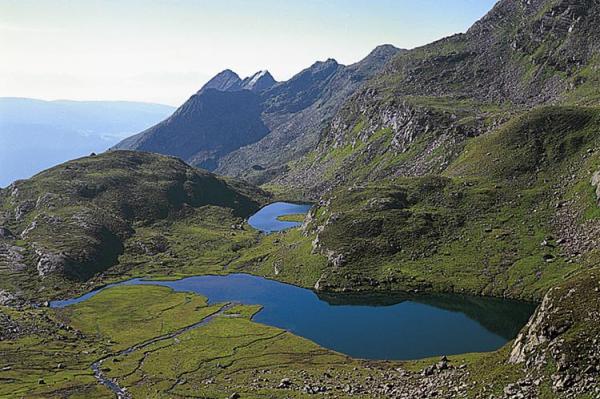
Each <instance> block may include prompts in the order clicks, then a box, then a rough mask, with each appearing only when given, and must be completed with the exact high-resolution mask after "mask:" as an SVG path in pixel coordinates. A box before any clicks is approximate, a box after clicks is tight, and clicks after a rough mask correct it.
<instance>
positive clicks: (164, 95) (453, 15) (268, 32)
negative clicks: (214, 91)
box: [0, 0, 495, 105]
mask: <svg viewBox="0 0 600 399" xmlns="http://www.w3.org/2000/svg"><path fill="white" fill-rule="evenodd" d="M494 3H495V0H298V1H296V0H295V1H286V0H253V1H252V0H248V1H243V0H219V1H216V0H215V1H201V0H197V1H191V0H169V1H167V0H162V1H148V0H105V1H88V0H72V1H66V0H63V1H61V0H52V1H50V0H0V51H1V52H2V62H1V63H0V97H4V96H19V97H34V98H43V99H58V98H65V99H88V100H93V99H107V100H136V101H151V102H161V103H166V104H171V105H179V104H181V103H182V102H183V101H185V100H186V99H187V98H188V97H189V96H190V95H191V94H193V93H194V92H195V91H196V90H198V89H199V88H200V86H202V84H203V83H204V82H205V81H206V80H208V79H209V78H210V77H211V76H213V75H214V74H216V73H217V72H219V71H221V70H223V69H225V68H231V69H233V70H235V71H236V72H237V73H238V74H240V76H242V77H244V76H247V75H250V74H252V73H253V72H255V71H257V70H260V69H269V71H271V73H272V74H273V75H274V76H275V78H276V79H278V80H285V79H288V78H290V77H291V76H292V75H294V74H295V73H297V72H299V71H300V70H302V69H303V68H305V67H307V66H309V65H310V64H312V63H313V62H314V61H316V60H324V59H327V58H329V57H332V58H335V59H336V60H338V62H341V63H344V64H348V63H352V62H356V61H358V60H359V59H361V58H362V57H364V56H365V55H366V54H368V53H369V51H370V50H371V49H372V48H374V47H375V46H376V45H378V44H382V43H391V44H393V45H395V46H397V47H402V48H413V47H416V46H420V45H423V44H426V43H429V42H431V41H433V40H436V39H439V38H442V37H444V36H448V35H450V34H453V33H457V32H464V31H465V30H466V29H467V28H468V27H469V26H470V25H471V24H472V23H473V22H474V21H476V20H477V19H479V18H480V17H481V16H483V15H484V14H485V13H486V12H487V11H488V10H490V9H491V8H492V6H493V4H494Z"/></svg>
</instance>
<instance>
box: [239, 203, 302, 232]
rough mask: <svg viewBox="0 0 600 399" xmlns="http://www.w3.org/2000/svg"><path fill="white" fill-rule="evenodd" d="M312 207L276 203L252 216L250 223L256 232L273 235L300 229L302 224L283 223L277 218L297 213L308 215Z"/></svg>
mask: <svg viewBox="0 0 600 399" xmlns="http://www.w3.org/2000/svg"><path fill="white" fill-rule="evenodd" d="M311 206H312V205H306V204H304V205H303V204H291V203H289V202H275V203H273V204H270V205H267V206H265V207H264V208H262V209H261V210H260V211H258V212H256V213H255V214H254V215H252V216H251V217H250V219H248V223H249V224H250V226H252V227H254V228H255V229H256V230H260V231H263V232H265V233H273V232H276V231H282V230H286V229H289V228H292V227H298V226H300V225H301V224H302V223H298V222H283V221H281V220H277V217H278V216H283V215H294V214H297V213H307V212H308V211H309V210H310V208H311Z"/></svg>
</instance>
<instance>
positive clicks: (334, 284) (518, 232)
mask: <svg viewBox="0 0 600 399" xmlns="http://www.w3.org/2000/svg"><path fill="white" fill-rule="evenodd" d="M599 126H600V118H599V112H598V111H597V110H594V109H577V108H557V107H555V108H546V109H539V110H536V111H533V112H531V113H528V114H526V115H524V116H522V117H520V118H518V119H517V120H515V121H511V122H509V123H508V124H507V125H506V126H504V127H503V128H501V129H499V130H497V131H496V132H494V133H492V134H488V135H485V136H481V137H478V138H475V139H472V140H471V141H470V142H469V143H468V144H467V146H466V147H465V150H464V152H463V155H461V156H460V157H459V158H458V159H457V160H456V161H455V162H454V163H452V164H451V165H450V166H449V167H448V168H447V169H446V172H445V173H444V174H445V175H446V176H447V177H441V176H439V177H433V176H432V177H423V178H396V179H390V180H388V181H385V182H381V181H379V182H377V183H367V184H363V185H361V186H357V187H354V188H350V189H340V190H338V191H336V192H335V193H334V194H332V195H331V203H330V204H329V205H327V206H325V207H323V208H322V211H321V212H320V213H319V214H320V216H319V217H318V218H317V220H316V221H315V222H313V226H312V229H313V230H315V231H316V230H317V229H318V228H317V227H318V226H323V227H322V228H320V229H319V230H320V232H319V245H320V249H321V253H326V252H328V251H329V252H331V253H333V256H332V257H333V258H335V257H338V258H339V262H340V263H341V264H342V266H340V267H337V266H335V265H330V266H329V267H328V268H327V269H326V270H325V273H324V274H323V278H322V280H321V282H320V283H321V284H320V285H321V287H322V288H323V289H348V288H350V289H370V290H371V289H380V290H388V289H400V290H412V289H419V290H422V289H425V290H433V291H458V292H469V293H475V294H485V295H496V296H510V297H516V298H526V299H540V298H541V297H542V296H543V295H544V294H545V292H546V291H547V290H548V288H550V287H552V286H553V285H555V284H557V283H559V282H560V281H562V280H563V279H564V278H566V277H567V276H570V275H571V274H572V273H573V272H574V271H576V270H578V269H579V268H580V267H581V263H580V262H579V261H577V260H576V259H575V258H574V257H573V255H574V254H569V253H566V252H565V251H564V250H562V249H561V247H560V245H558V244H557V243H556V241H557V240H558V238H555V237H556V226H555V225H554V223H555V222H554V216H555V213H556V209H558V207H559V205H560V204H563V203H565V202H566V201H571V202H572V204H571V206H573V207H574V209H584V210H585V211H584V214H585V215H586V217H588V218H590V217H592V218H593V217H596V215H597V209H598V208H597V206H596V205H595V197H594V195H593V192H592V190H591V186H590V184H589V176H590V175H591V172H592V171H594V170H597V167H598V156H597V155H596V154H594V153H593V154H590V152H589V150H590V148H596V146H597V145H598V139H599V138H598V136H597V131H598V127H599ZM573 179H574V180H575V181H580V182H581V184H580V185H575V186H572V185H568V184H567V183H568V181H570V180H573ZM573 190H575V191H573ZM575 222H576V221H572V223H575ZM309 228H311V226H309ZM575 255H576V254H575Z"/></svg>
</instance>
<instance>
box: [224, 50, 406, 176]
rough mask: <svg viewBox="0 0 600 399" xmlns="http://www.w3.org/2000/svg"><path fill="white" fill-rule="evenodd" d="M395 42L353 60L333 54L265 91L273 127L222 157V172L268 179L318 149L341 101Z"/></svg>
mask: <svg viewBox="0 0 600 399" xmlns="http://www.w3.org/2000/svg"><path fill="white" fill-rule="evenodd" d="M398 52H402V50H399V49H397V48H395V47H394V46H391V45H382V46H379V47H377V48H376V49H374V50H373V51H372V52H371V53H370V54H369V55H367V57H365V58H364V59H363V60H361V61H359V62H357V63H355V64H352V65H348V66H344V65H340V64H338V63H337V62H336V61H335V60H333V59H330V60H327V61H325V62H317V63H315V64H314V65H312V66H311V67H310V68H307V69H305V70H304V71H302V72H300V73H299V74H297V75H296V76H294V77H293V78H292V79H290V80H289V81H287V82H282V83H280V84H279V85H276V86H274V87H273V88H271V89H270V90H267V91H265V92H264V93H263V94H262V96H263V99H264V103H265V110H264V112H263V119H264V120H265V123H266V124H267V126H269V129H270V133H269V134H268V135H267V136H265V137H264V138H263V139H261V140H260V141H259V142H257V143H255V144H251V145H248V146H246V147H243V148H240V149H239V150H237V151H234V152H232V153H231V154H229V155H227V156H226V157H224V158H223V159H222V160H221V161H220V162H219V167H218V168H217V172H218V173H222V174H226V175H231V176H240V177H244V178H245V179H247V180H250V181H252V182H254V183H264V182H266V181H269V180H271V179H272V178H273V177H274V176H277V175H279V174H281V173H282V172H283V171H285V170H286V169H287V166H286V163H287V162H288V161H290V160H293V159H296V158H298V157H299V156H301V155H303V154H305V153H306V152H307V151H309V150H311V149H313V148H314V147H315V146H316V144H317V143H318V140H319V136H320V134H321V131H322V130H323V128H324V127H325V126H327V123H328V122H329V120H330V119H331V117H332V116H333V115H334V114H335V113H336V112H337V110H338V109H339V107H340V106H341V105H342V104H343V103H344V102H345V101H346V100H347V99H348V97H349V96H350V95H351V94H352V93H354V92H355V91H356V90H357V89H358V88H359V87H361V85H362V84H363V83H364V82H365V81H366V80H368V79H369V78H370V77H372V76H373V75H375V74H376V73H377V72H378V71H380V70H381V68H383V66H384V65H385V63H386V62H387V61H388V60H390V59H391V58H392V57H393V56H394V55H395V54H397V53H398Z"/></svg>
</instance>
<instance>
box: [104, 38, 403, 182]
mask: <svg viewBox="0 0 600 399" xmlns="http://www.w3.org/2000/svg"><path fill="white" fill-rule="evenodd" d="M401 51H402V50H399V49H397V48H395V47H394V46H391V45H383V46H379V47H377V48H376V49H375V50H373V51H372V52H371V53H370V54H369V55H368V56H367V57H366V58H365V59H363V60H362V61H360V62H358V63H355V64H352V65H349V66H345V65H341V64H338V63H337V62H336V61H335V60H333V59H328V60H326V61H324V62H316V63H315V64H313V65H312V66H310V67H309V68H307V69H305V70H303V71H301V72H300V73H298V74H297V75H295V76H294V77H292V78H291V79H290V80H288V81H285V82H276V81H275V79H274V78H273V77H272V76H271V74H270V73H269V72H268V71H260V72H257V73H256V74H254V75H252V76H249V77H247V78H245V79H241V78H240V77H239V76H238V75H237V74H236V73H235V72H233V71H231V70H228V69H227V70H224V71H222V72H220V73H219V74H217V75H216V76H215V77H214V78H212V79H211V80H210V81H208V82H207V83H206V84H205V85H204V86H203V87H202V88H201V89H200V90H199V91H198V92H197V93H196V94H194V95H193V96H192V97H191V98H190V99H189V100H188V101H187V102H186V103H185V104H183V105H182V106H181V107H180V108H179V109H178V110H177V111H176V112H175V113H174V114H173V115H172V116H171V117H170V118H168V119H167V120H165V121H163V122H161V123H159V124H157V125H156V126H153V127H151V128H149V129H147V130H145V131H143V132H141V133H139V134H138V135H135V136H133V137H130V138H128V139H125V140H123V141H122V142H120V143H119V144H117V145H116V146H115V147H113V148H114V149H131V150H140V151H150V152H157V153H162V154H167V155H174V156H178V157H180V158H182V159H184V160H185V161H187V162H188V163H190V164H192V165H195V166H199V167H203V168H206V169H209V170H216V171H217V172H218V173H222V174H229V175H243V176H245V177H248V178H249V179H250V180H255V181H256V180H257V179H258V180H261V179H262V180H264V178H263V177H262V176H268V175H269V173H272V172H271V171H276V170H277V169H278V168H281V167H282V166H284V165H285V163H286V162H287V161H289V160H291V159H294V158H296V157H298V156H299V155H302V154H304V153H306V152H307V151H309V150H310V149H312V148H314V146H315V145H316V143H317V142H318V138H319V134H320V132H321V130H322V129H323V128H324V127H325V124H326V123H327V122H328V120H329V119H330V118H331V117H332V116H333V115H334V114H335V112H336V111H337V110H338V108H339V107H340V105H341V104H342V103H343V101H344V100H346V99H347V98H348V96H350V95H351V94H352V93H353V92H354V91H355V90H356V89H357V88H358V87H360V85H361V84H362V83H363V82H364V81H366V80H367V79H369V78H370V77H372V76H373V75H374V74H376V73H377V72H379V71H380V70H381V68H382V67H383V65H384V64H385V63H386V62H387V61H388V60H389V59H390V58H391V57H393V56H394V55H396V54H398V53H399V52H401Z"/></svg>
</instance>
